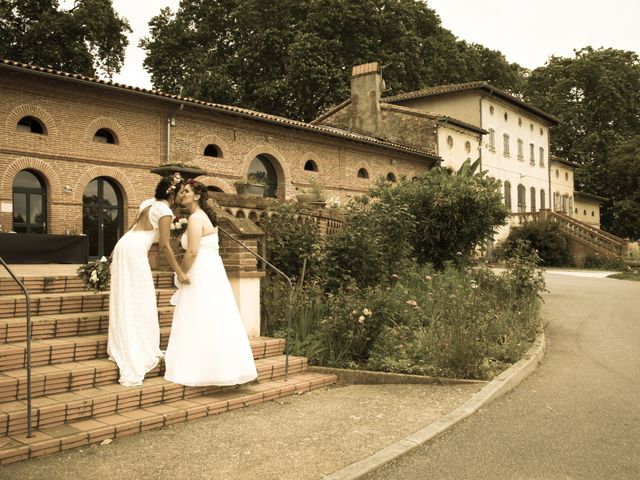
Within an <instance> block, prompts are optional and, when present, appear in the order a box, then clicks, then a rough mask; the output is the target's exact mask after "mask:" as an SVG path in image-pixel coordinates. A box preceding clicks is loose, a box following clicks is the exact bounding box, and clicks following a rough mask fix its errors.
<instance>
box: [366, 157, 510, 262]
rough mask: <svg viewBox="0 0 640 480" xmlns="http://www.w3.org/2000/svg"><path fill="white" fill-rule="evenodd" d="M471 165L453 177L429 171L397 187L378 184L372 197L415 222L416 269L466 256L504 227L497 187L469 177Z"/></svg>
mask: <svg viewBox="0 0 640 480" xmlns="http://www.w3.org/2000/svg"><path fill="white" fill-rule="evenodd" d="M476 167H477V163H475V164H473V165H471V164H470V163H469V162H465V164H463V166H462V167H461V169H460V170H459V171H458V172H451V171H449V170H447V169H445V168H434V169H432V170H430V171H428V172H426V173H424V174H422V175H420V176H418V177H416V178H414V179H413V180H406V179H403V180H402V181H400V182H399V183H398V184H397V185H390V184H389V183H381V184H379V185H378V186H377V188H376V189H375V190H374V191H373V193H372V195H373V197H374V198H376V199H377V200H378V201H379V202H380V203H382V204H385V205H388V206H389V208H390V209H391V210H392V211H394V210H399V209H408V212H409V213H410V214H411V215H412V216H413V218H414V219H415V225H414V227H413V229H412V230H411V231H409V232H407V233H408V235H409V243H410V244H411V246H412V249H413V253H414V255H415V256H416V258H417V260H418V262H419V263H420V264H423V263H432V264H433V265H434V266H435V267H436V268H437V269H442V268H443V266H444V262H446V261H454V260H456V259H457V258H458V257H459V256H460V255H462V256H468V255H469V254H471V252H472V251H473V250H474V249H475V248H476V247H478V246H479V245H481V244H482V243H483V242H484V241H485V240H486V239H487V238H488V237H490V236H491V235H492V234H493V232H494V230H495V228H496V227H498V226H500V225H504V224H505V223H506V218H507V210H506V207H505V206H504V205H503V203H502V197H501V194H500V190H499V187H500V182H499V181H497V180H495V179H493V178H489V177H486V176H485V174H484V172H480V173H479V174H475V173H474V172H475V168H476Z"/></svg>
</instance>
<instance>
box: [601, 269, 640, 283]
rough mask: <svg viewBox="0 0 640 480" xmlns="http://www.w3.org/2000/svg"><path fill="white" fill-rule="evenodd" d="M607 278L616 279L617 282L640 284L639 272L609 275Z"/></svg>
mask: <svg viewBox="0 0 640 480" xmlns="http://www.w3.org/2000/svg"><path fill="white" fill-rule="evenodd" d="M607 278H617V279H619V280H635V281H636V282H640V272H638V271H637V270H635V271H633V272H623V273H614V274H613V275H609V276H608V277H607Z"/></svg>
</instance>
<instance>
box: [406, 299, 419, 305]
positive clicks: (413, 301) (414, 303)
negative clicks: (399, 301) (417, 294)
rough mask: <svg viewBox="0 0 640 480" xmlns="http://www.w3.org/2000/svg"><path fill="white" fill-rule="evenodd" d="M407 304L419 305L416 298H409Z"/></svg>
mask: <svg viewBox="0 0 640 480" xmlns="http://www.w3.org/2000/svg"><path fill="white" fill-rule="evenodd" d="M407 305H411V306H412V307H417V306H418V302H416V301H415V300H407Z"/></svg>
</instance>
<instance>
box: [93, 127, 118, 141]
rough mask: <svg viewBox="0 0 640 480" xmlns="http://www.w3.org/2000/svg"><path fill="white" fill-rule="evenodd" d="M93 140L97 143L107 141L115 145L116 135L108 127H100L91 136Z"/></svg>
mask: <svg viewBox="0 0 640 480" xmlns="http://www.w3.org/2000/svg"><path fill="white" fill-rule="evenodd" d="M93 141H94V142H97V143H109V144H112V145H117V144H118V137H117V136H116V134H115V133H113V132H112V131H111V130H109V129H108V128H101V129H100V130H98V131H97V132H96V133H95V135H94V136H93Z"/></svg>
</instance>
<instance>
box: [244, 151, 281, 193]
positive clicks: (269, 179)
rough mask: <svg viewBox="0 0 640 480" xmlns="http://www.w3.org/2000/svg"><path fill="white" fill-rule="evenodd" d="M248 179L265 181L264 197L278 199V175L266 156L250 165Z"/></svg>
mask: <svg viewBox="0 0 640 480" xmlns="http://www.w3.org/2000/svg"><path fill="white" fill-rule="evenodd" d="M247 173H248V175H247V176H248V177H249V178H250V177H252V176H254V177H258V178H262V179H264V181H265V183H266V188H265V189H264V196H265V197H271V198H276V197H277V192H278V175H277V174H276V170H275V168H273V164H272V163H271V160H269V158H268V157H267V156H266V155H258V156H257V157H255V158H254V159H253V161H252V162H251V165H249V171H248V172H247Z"/></svg>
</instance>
